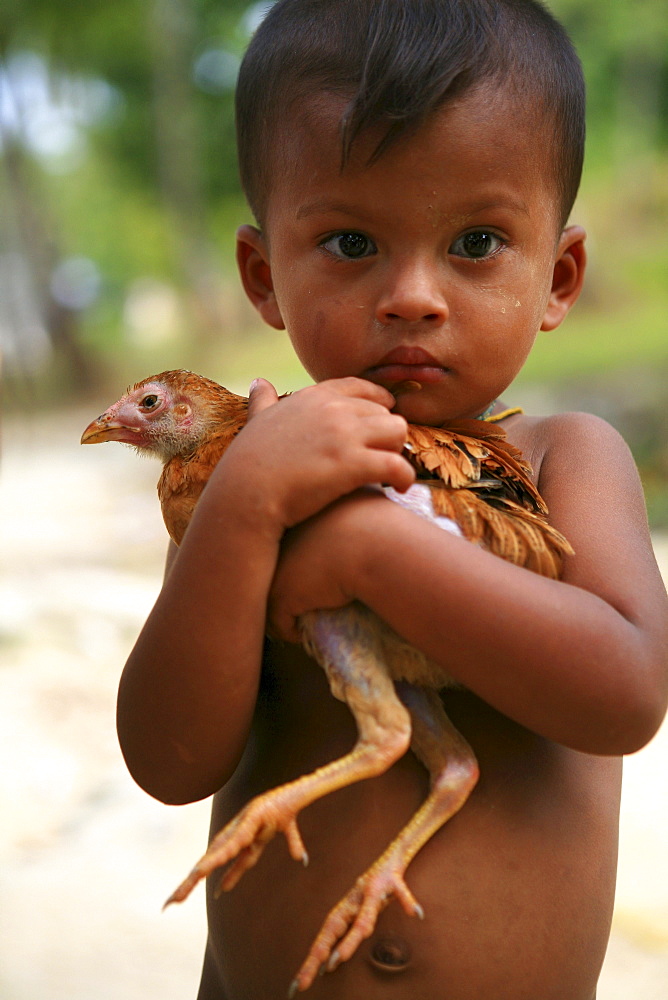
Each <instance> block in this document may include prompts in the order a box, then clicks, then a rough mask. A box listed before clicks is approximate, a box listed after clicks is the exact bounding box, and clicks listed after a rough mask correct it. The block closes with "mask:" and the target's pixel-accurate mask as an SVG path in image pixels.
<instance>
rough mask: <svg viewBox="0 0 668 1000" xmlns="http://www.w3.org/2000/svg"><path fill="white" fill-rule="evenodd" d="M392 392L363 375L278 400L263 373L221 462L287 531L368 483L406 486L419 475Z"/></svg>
mask: <svg viewBox="0 0 668 1000" xmlns="http://www.w3.org/2000/svg"><path fill="white" fill-rule="evenodd" d="M393 405H394V397H393V396H392V394H391V393H390V392H388V390H387V389H384V388H383V387H382V386H378V385H375V384H373V383H372V382H367V381H365V380H364V379H358V378H353V377H350V378H343V379H334V380H330V381H326V382H321V383H319V384H318V385H314V386H308V387H307V388H305V389H301V390H299V391H298V392H295V393H293V394H292V395H291V396H288V397H286V398H283V399H281V400H280V401H279V399H278V396H277V395H276V391H275V389H274V387H273V386H272V385H271V383H269V382H267V381H265V380H264V379H258V380H256V382H254V383H253V386H252V387H251V394H250V404H249V419H248V424H247V425H246V427H245V428H244V430H243V432H242V433H241V434H240V435H238V437H237V438H236V439H235V441H234V442H233V443H232V445H231V446H230V448H229V449H228V451H227V453H226V455H225V456H224V458H223V461H222V462H221V465H224V466H225V467H226V468H227V469H228V470H229V472H230V475H231V476H232V479H231V481H232V482H233V483H234V482H236V483H237V484H238V483H240V482H244V483H246V490H245V493H246V495H248V487H249V486H250V487H251V488H252V489H253V490H255V491H256V494H255V503H256V504H257V503H259V504H260V505H261V507H262V511H263V516H265V517H268V518H269V522H270V524H271V525H273V526H274V527H275V529H276V530H277V531H278V532H279V533H282V532H283V531H284V530H285V529H286V528H290V527H292V526H293V525H295V524H299V523H300V522H302V521H304V520H306V519H307V518H309V517H311V516H312V515H313V514H316V513H317V512H318V511H321V510H322V509H323V508H324V507H327V506H328V505H329V504H330V503H332V502H333V501H334V500H337V499H338V498H339V497H342V496H345V495H346V494H348V493H351V492H353V491H354V490H356V489H358V488H360V487H362V486H366V485H367V484H370V483H386V484H389V485H391V486H393V487H394V488H395V489H397V490H399V491H401V492H403V491H405V490H407V489H408V488H409V487H410V486H411V484H412V483H413V482H414V479H415V474H414V472H413V469H412V468H411V466H410V465H409V463H408V462H407V461H406V460H405V459H404V458H403V457H402V455H401V451H402V449H403V446H404V444H405V441H406V421H405V420H404V418H403V417H400V416H398V415H396V414H394V413H391V412H390V410H391V408H392V406H393Z"/></svg>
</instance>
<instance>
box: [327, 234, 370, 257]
mask: <svg viewBox="0 0 668 1000" xmlns="http://www.w3.org/2000/svg"><path fill="white" fill-rule="evenodd" d="M320 246H322V247H324V248H325V250H328V251H329V252H330V253H331V254H334V256H335V257H344V258H346V259H348V260H356V259H357V258H358V257H369V256H370V255H371V254H374V253H376V245H375V243H374V242H373V240H370V239H369V237H368V236H365V235H364V233H354V232H353V233H336V235H335V236H330V237H329V239H327V240H325V241H324V242H323V243H321V244H320Z"/></svg>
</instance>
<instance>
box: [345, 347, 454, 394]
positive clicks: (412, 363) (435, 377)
mask: <svg viewBox="0 0 668 1000" xmlns="http://www.w3.org/2000/svg"><path fill="white" fill-rule="evenodd" d="M447 371H448V369H447V368H446V367H444V366H443V365H441V364H439V362H438V361H437V360H436V358H435V357H433V355H431V354H429V352H428V351H425V350H423V348H421V347H395V348H394V349H393V350H392V351H389V353H388V354H386V355H385V356H384V357H383V358H381V359H380V361H379V362H378V364H376V365H373V367H372V368H367V370H366V371H365V372H364V378H366V379H368V380H369V381H370V382H380V383H381V384H383V385H385V384H386V383H390V384H391V383H394V382H405V381H407V380H413V381H415V382H421V383H430V382H431V383H434V382H440V381H441V379H442V378H443V377H444V375H445V374H446V373H447Z"/></svg>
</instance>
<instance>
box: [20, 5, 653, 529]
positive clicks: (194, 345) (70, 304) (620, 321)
mask: <svg viewBox="0 0 668 1000" xmlns="http://www.w3.org/2000/svg"><path fill="white" fill-rule="evenodd" d="M266 6H267V4H263V3H253V4H249V3H248V2H247V0H224V2H222V0H116V2H115V3H113V4H109V3H103V2H101V0H67V3H65V2H64V0H4V3H3V5H2V8H1V9H0V165H1V167H2V171H1V173H0V196H1V199H2V200H1V201H0V302H1V303H3V304H2V305H0V334H1V335H2V343H3V354H4V359H5V365H4V381H5V386H6V399H7V401H8V403H9V404H10V405H11V404H12V403H13V402H14V403H16V402H20V399H21V396H22V394H23V392H24V390H25V387H26V386H29V389H30V397H31V399H33V400H34V399H35V398H39V399H41V400H43V401H44V403H53V402H59V401H71V400H72V398H73V397H77V396H79V395H81V394H82V393H84V392H87V393H94V394H95V395H96V397H98V398H99V397H100V393H101V392H103V391H106V390H107V386H108V387H109V391H110V392H111V393H113V392H115V391H116V389H117V388H118V385H119V384H125V383H126V382H129V381H134V380H135V379H136V378H138V377H142V376H143V375H145V374H146V373H147V371H149V370H153V369H159V368H168V367H193V368H197V367H199V368H200V369H202V370H204V371H206V373H207V374H210V375H212V376H213V377H217V378H220V379H221V380H223V381H226V382H227V383H228V384H233V385H235V386H241V387H243V385H244V384H245V383H246V381H247V379H249V378H251V377H252V376H254V375H256V374H260V373H261V374H264V375H268V376H269V377H273V378H275V379H276V380H277V382H278V384H279V387H280V388H281V389H288V388H294V387H296V386H297V385H299V384H301V383H303V381H304V380H305V376H304V375H303V373H302V372H301V370H300V368H299V365H298V363H297V362H296V361H295V359H294V358H293V355H292V353H291V351H290V347H289V344H288V342H287V339H286V337H285V335H282V334H278V333H276V332H274V331H263V330H262V329H261V328H260V323H259V321H258V320H257V319H256V318H255V316H254V315H253V314H252V311H251V309H250V307H249V306H248V305H247V304H246V303H245V301H244V299H243V295H242V293H241V291H240V288H239V284H238V282H237V280H236V277H235V270H234V268H235V266H234V256H233V255H234V239H233V234H234V228H235V226H236V225H238V224H239V223H240V222H242V221H248V219H249V212H248V210H247V209H246V207H245V206H244V203H243V199H242V196H241V193H240V189H239V184H238V180H237V172H236V159H235V144H234V126H233V88H234V79H235V73H236V67H237V66H238V61H239V59H240V57H241V55H242V53H243V50H244V48H245V46H246V44H247V42H248V39H249V37H250V33H251V31H252V29H253V25H254V24H255V23H257V19H258V17H259V16H261V11H262V9H263V7H266ZM550 6H551V8H552V9H553V10H554V12H555V13H556V14H557V16H559V17H560V18H561V19H562V21H563V22H564V23H565V24H566V26H567V28H568V29H569V31H570V32H571V35H572V37H573V39H574V41H575V43H576V45H577V47H578V50H579V52H580V55H581V57H582V60H583V64H584V67H585V74H586V77H587V83H588V101H589V117H588V131H589V140H588V154H587V161H586V166H585V179H584V182H583V186H582V191H581V195H580V197H579V199H578V203H577V205H576V209H575V211H574V214H573V217H574V219H576V220H577V221H579V222H582V223H583V224H584V225H585V226H586V228H587V229H588V231H589V234H590V239H589V253H590V269H589V275H588V282H587V288H586V291H585V294H584V295H583V297H582V299H581V301H580V303H579V304H578V306H577V307H576V309H575V310H574V311H573V314H572V315H571V316H570V317H569V319H568V320H567V322H566V323H565V324H564V326H563V328H562V329H560V330H559V331H556V332H555V333H552V334H543V335H541V336H540V337H539V340H538V343H537V346H536V349H535V352H534V354H533V355H532V357H531V358H530V360H529V363H528V365H527V367H526V369H525V371H524V373H523V374H522V377H521V378H520V380H519V381H518V383H517V385H516V387H514V388H513V390H512V392H513V394H514V398H516V399H517V400H520V401H521V400H523V399H528V400H532V401H534V402H535V405H536V406H539V407H541V408H547V409H549V408H562V407H564V406H570V407H577V408H582V409H592V410H594V411H595V412H599V413H601V414H602V415H603V416H605V417H606V418H608V419H610V420H611V422H613V423H615V424H616V425H617V426H618V427H619V428H620V429H621V430H622V432H623V433H624V434H625V435H626V436H627V439H628V440H629V441H630V443H631V445H632V447H633V449H634V452H635V454H636V458H637V459H638V461H639V463H640V466H641V470H642V472H643V476H644V479H645V484H646V486H647V490H648V496H649V500H650V509H651V512H652V515H653V517H654V520H655V522H656V523H659V524H664V523H665V524H668V489H667V487H666V482H667V473H668V448H667V445H666V441H667V440H668V418H667V417H666V416H665V410H666V407H665V404H664V397H665V391H664V389H663V385H664V383H665V381H666V376H667V375H668V336H666V333H667V324H666V315H667V314H668V240H667V239H666V232H667V230H668V227H667V223H668V17H666V9H665V6H664V4H663V3H662V2H661V0H607V2H606V3H604V4H603V3H601V2H600V0H552V2H551V3H550ZM100 401H101V402H102V401H103V400H102V399H101V400H100Z"/></svg>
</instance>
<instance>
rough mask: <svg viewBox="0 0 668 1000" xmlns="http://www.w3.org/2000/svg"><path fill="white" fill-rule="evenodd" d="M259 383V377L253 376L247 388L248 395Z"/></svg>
mask: <svg viewBox="0 0 668 1000" xmlns="http://www.w3.org/2000/svg"><path fill="white" fill-rule="evenodd" d="M259 384H260V380H259V378H254V379H253V381H252V382H251V384H250V388H249V390H248V395H250V394H251V392H253V390H254V389H257V387H258V385H259Z"/></svg>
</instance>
